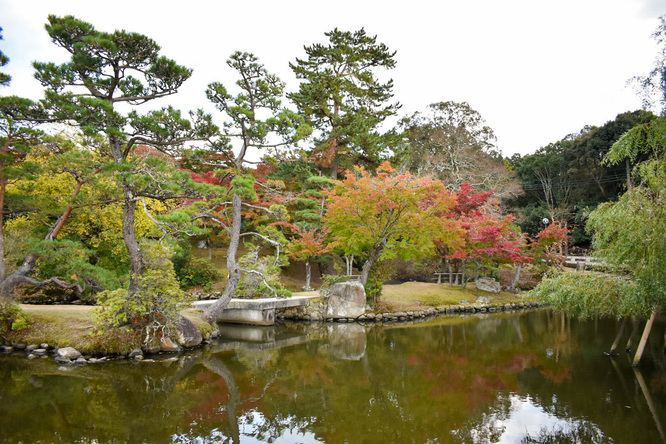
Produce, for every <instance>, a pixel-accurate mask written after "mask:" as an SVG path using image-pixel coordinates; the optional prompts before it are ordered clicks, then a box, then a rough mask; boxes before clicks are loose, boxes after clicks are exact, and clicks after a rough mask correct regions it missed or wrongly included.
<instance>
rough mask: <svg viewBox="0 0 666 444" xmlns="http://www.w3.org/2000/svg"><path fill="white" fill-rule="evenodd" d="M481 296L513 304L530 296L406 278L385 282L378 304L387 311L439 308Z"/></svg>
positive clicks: (472, 286)
mask: <svg viewBox="0 0 666 444" xmlns="http://www.w3.org/2000/svg"><path fill="white" fill-rule="evenodd" d="M482 296H483V297H490V298H492V299H491V304H510V303H518V302H524V301H527V300H531V299H526V298H525V297H524V296H523V295H516V294H512V293H507V292H505V291H502V292H500V293H499V294H492V293H488V292H485V291H481V290H479V289H477V288H476V286H475V285H474V284H473V283H469V284H467V288H466V289H463V288H462V287H460V286H456V285H454V286H453V287H449V285H448V284H430V283H426V282H405V283H403V284H399V285H384V288H383V291H382V298H381V301H380V302H379V304H378V307H377V308H378V309H382V308H385V309H386V310H384V311H398V310H400V311H404V310H420V309H425V308H429V307H434V308H439V307H445V306H448V305H460V303H461V301H467V302H468V303H469V304H474V302H475V301H476V300H477V299H478V298H479V297H482Z"/></svg>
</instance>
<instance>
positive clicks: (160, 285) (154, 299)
mask: <svg viewBox="0 0 666 444" xmlns="http://www.w3.org/2000/svg"><path fill="white" fill-rule="evenodd" d="M142 250H143V254H144V262H145V267H144V271H143V275H142V276H141V279H140V285H139V290H138V291H136V292H135V293H134V294H128V292H127V290H125V289H119V290H113V291H104V292H102V293H99V294H98V296H97V301H98V304H99V305H98V307H97V308H96V309H95V311H94V312H93V319H94V321H95V325H96V329H97V330H98V331H101V332H104V331H107V330H108V329H111V328H119V327H124V326H129V327H130V328H131V329H133V330H136V331H142V332H143V340H144V343H146V344H148V343H150V342H151V341H154V340H155V339H159V338H161V337H168V336H170V335H171V334H172V333H173V331H174V329H175V326H176V323H177V321H178V319H179V317H180V308H181V307H182V305H183V304H185V303H187V302H189V299H188V297H187V295H186V294H185V293H184V292H183V291H182V290H181V289H180V285H179V283H178V280H177V279H176V273H175V272H174V269H173V264H172V262H171V260H170V259H169V255H168V253H167V252H166V251H164V249H162V248H161V246H160V245H159V244H158V243H146V244H144V245H142Z"/></svg>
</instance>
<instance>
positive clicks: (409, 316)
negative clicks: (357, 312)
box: [276, 300, 542, 322]
mask: <svg viewBox="0 0 666 444" xmlns="http://www.w3.org/2000/svg"><path fill="white" fill-rule="evenodd" d="M541 306H542V304H539V303H538V302H519V303H517V304H484V305H452V306H449V307H442V308H427V309H424V310H418V311H401V312H386V313H365V314H363V315H361V316H359V317H357V318H327V317H326V302H324V301H323V300H313V301H310V303H309V304H308V305H307V306H304V307H294V308H291V309H285V310H279V311H277V312H276V318H277V319H289V320H294V321H327V322H357V321H361V322H384V321H407V320H413V319H420V318H426V317H431V316H438V315H447V314H448V315H451V314H462V313H467V314H475V313H495V312H501V311H515V310H524V309H532V308H538V307H541Z"/></svg>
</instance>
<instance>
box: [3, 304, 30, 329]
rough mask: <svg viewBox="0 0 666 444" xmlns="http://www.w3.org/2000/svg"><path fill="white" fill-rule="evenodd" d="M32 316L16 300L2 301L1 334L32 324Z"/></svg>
mask: <svg viewBox="0 0 666 444" xmlns="http://www.w3.org/2000/svg"><path fill="white" fill-rule="evenodd" d="M30 322H31V320H30V316H28V314H27V313H26V312H25V311H23V309H21V306H20V305H19V304H17V303H16V302H14V301H6V300H5V301H0V334H3V333H7V332H9V331H15V330H22V329H24V328H27V327H28V326H29V325H30Z"/></svg>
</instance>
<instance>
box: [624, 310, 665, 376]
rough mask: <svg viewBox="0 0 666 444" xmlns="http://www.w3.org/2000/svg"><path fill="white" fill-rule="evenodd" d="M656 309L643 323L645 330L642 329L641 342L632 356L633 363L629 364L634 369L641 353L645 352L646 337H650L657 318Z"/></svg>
mask: <svg viewBox="0 0 666 444" xmlns="http://www.w3.org/2000/svg"><path fill="white" fill-rule="evenodd" d="M657 311H659V310H658V309H657V307H655V308H654V309H652V314H651V315H650V319H648V321H647V322H646V323H645V328H644V329H643V336H641V342H639V343H638V348H637V349H636V354H635V355H634V362H633V363H632V364H631V365H632V366H634V367H636V366H637V365H638V363H639V362H640V360H641V357H642V356H643V351H644V350H645V344H647V340H648V337H649V336H650V330H652V324H654V320H655V319H656V318H657Z"/></svg>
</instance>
